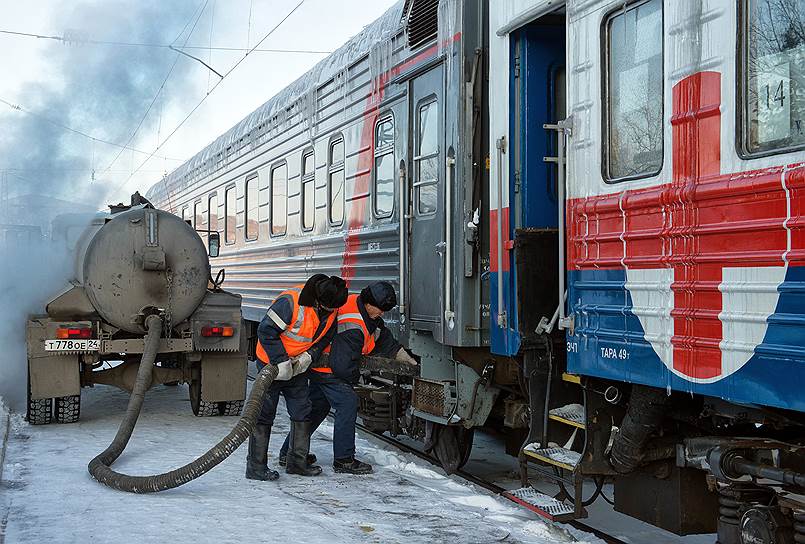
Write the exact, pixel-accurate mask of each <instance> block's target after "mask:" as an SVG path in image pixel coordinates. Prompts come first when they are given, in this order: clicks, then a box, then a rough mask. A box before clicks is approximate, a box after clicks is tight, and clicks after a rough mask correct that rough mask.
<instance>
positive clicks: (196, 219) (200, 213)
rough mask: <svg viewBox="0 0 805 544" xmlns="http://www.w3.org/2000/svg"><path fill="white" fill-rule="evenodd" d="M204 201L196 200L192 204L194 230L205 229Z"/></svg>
mask: <svg viewBox="0 0 805 544" xmlns="http://www.w3.org/2000/svg"><path fill="white" fill-rule="evenodd" d="M204 219H205V213H204V201H203V200H198V201H196V202H195V204H193V226H194V227H195V228H196V229H205V228H206V225H205V224H204V223H205V221H204Z"/></svg>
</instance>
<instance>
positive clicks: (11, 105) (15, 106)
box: [0, 98, 183, 162]
mask: <svg viewBox="0 0 805 544" xmlns="http://www.w3.org/2000/svg"><path fill="white" fill-rule="evenodd" d="M0 103H3V104H5V105H6V106H8V107H9V108H11V109H12V110H16V111H19V112H22V113H25V114H27V115H31V116H33V117H38V118H40V119H42V120H43V121H46V122H48V123H50V124H51V125H53V126H56V127H59V128H60V129H63V130H66V131H68V132H73V133H75V134H78V135H80V136H83V137H84V138H89V139H90V140H94V141H96V142H101V143H104V144H106V145H111V146H112V147H119V148H121V149H128V150H129V151H134V152H135V153H140V154H141V155H150V156H155V155H154V154H153V153H149V152H148V151H143V150H141V149H137V148H135V147H131V146H128V145H120V144H116V143H114V142H110V141H109V140H104V139H103V138H99V137H98V136H93V135H91V134H87V133H86V132H83V131H81V130H78V129H75V128H73V127H70V126H67V125H65V124H64V123H61V122H59V121H56V120H54V119H51V118H50V117H47V116H45V115H42V114H41V113H36V112H33V111H31V110H29V109H27V108H25V107H23V106H21V105H20V104H15V103H13V102H11V101H9V100H6V99H4V98H0ZM156 157H157V158H159V159H165V160H169V161H178V162H182V160H183V159H176V158H173V157H165V156H161V155H156Z"/></svg>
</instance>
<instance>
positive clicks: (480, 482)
mask: <svg viewBox="0 0 805 544" xmlns="http://www.w3.org/2000/svg"><path fill="white" fill-rule="evenodd" d="M330 417H332V414H331V415H330ZM356 426H357V427H358V429H360V430H361V431H363V432H365V433H367V434H370V435H372V437H374V438H377V439H378V440H381V441H383V442H385V443H387V444H389V445H392V446H394V447H395V448H398V449H400V450H402V451H404V452H406V453H410V454H413V455H416V456H417V457H419V458H420V459H422V460H424V461H427V462H429V463H430V464H432V465H435V466H439V462H438V461H437V460H436V459H434V458H433V457H431V456H430V455H428V454H426V453H423V452H421V451H419V450H418V449H416V448H414V447H412V446H409V445H408V444H405V443H403V442H400V441H398V440H395V439H394V438H391V437H390V436H386V435H384V434H378V433H376V432H374V431H371V430H369V429H368V428H366V427H365V426H363V425H361V424H360V423H358V424H356ZM454 474H455V475H456V476H459V477H460V478H463V479H464V480H467V481H468V482H470V483H472V484H475V485H477V486H479V487H482V488H484V489H486V490H487V491H491V492H492V493H494V494H496V495H500V496H503V495H502V493H503V492H504V491H506V489H504V488H503V487H500V486H499V485H497V484H495V483H493V482H490V481H487V480H484V479H483V478H479V477H478V476H475V475H474V474H470V473H469V472H467V471H464V470H458V471H456V472H455V473H454ZM564 525H570V526H572V527H574V528H576V529H579V530H581V531H586V532H588V533H592V534H593V535H595V536H596V537H598V538H600V539H601V540H603V541H604V542H606V543H607V544H627V543H626V542H625V541H623V540H621V539H619V538H617V537H614V536H612V535H610V534H607V533H605V532H603V531H601V530H600V529H596V528H595V527H592V526H590V525H587V524H586V523H583V522H581V521H579V520H572V521H568V522H565V523H564Z"/></svg>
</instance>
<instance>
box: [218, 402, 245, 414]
mask: <svg viewBox="0 0 805 544" xmlns="http://www.w3.org/2000/svg"><path fill="white" fill-rule="evenodd" d="M241 410H243V401H242V400H229V401H224V402H219V403H218V413H219V414H221V415H222V416H239V415H240V411H241Z"/></svg>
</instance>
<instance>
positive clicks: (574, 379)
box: [562, 372, 581, 385]
mask: <svg viewBox="0 0 805 544" xmlns="http://www.w3.org/2000/svg"><path fill="white" fill-rule="evenodd" d="M562 380H564V381H566V382H570V383H575V384H578V385H581V376H577V375H575V374H570V373H569V372H562Z"/></svg>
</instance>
